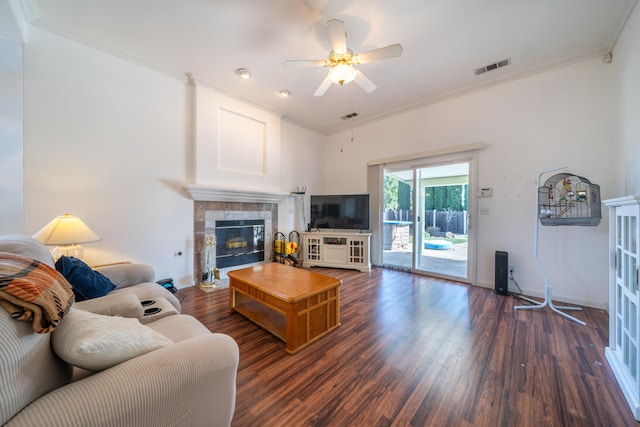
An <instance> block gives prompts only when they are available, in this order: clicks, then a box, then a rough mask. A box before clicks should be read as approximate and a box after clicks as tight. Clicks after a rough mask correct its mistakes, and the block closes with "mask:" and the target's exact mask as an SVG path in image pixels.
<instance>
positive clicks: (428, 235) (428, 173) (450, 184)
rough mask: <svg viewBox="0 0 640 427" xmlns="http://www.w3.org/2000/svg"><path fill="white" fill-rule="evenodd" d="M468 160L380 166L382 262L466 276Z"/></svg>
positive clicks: (419, 269) (405, 268)
mask: <svg viewBox="0 0 640 427" xmlns="http://www.w3.org/2000/svg"><path fill="white" fill-rule="evenodd" d="M470 164H471V162H470V160H461V161H455V162H448V163H434V164H428V165H424V166H419V167H413V168H411V169H406V168H399V169H398V170H394V168H393V166H392V165H387V166H386V167H385V172H384V184H383V185H384V189H383V194H384V201H383V213H382V217H383V218H382V219H383V225H382V228H383V266H385V267H387V268H394V269H400V270H406V271H412V272H417V273H424V274H430V275H436V276H442V277H448V278H453V279H456V280H460V281H465V282H468V281H469V280H470V277H471V274H470V263H469V252H468V248H469V247H470V246H469V238H470V233H469V176H470Z"/></svg>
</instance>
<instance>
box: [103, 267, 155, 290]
mask: <svg viewBox="0 0 640 427" xmlns="http://www.w3.org/2000/svg"><path fill="white" fill-rule="evenodd" d="M94 270H95V271H98V272H100V273H102V274H104V275H105V276H107V277H108V278H109V280H111V283H113V284H114V285H116V289H119V288H124V287H127V286H133V285H135V284H138V283H144V282H153V281H154V279H155V273H154V271H153V267H151V266H150V265H147V264H136V263H132V264H129V263H122V264H111V265H106V266H103V267H96V268H94Z"/></svg>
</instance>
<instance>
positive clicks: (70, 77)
mask: <svg viewBox="0 0 640 427" xmlns="http://www.w3.org/2000/svg"><path fill="white" fill-rule="evenodd" d="M24 71H25V74H24V79H25V110H24V129H25V143H24V153H25V154H24V156H25V194H24V211H25V232H26V233H27V234H32V233H34V232H35V231H37V230H38V229H39V228H40V227H42V226H43V225H44V224H46V223H47V222H48V221H49V220H51V219H52V218H53V217H54V216H56V215H61V214H64V213H66V212H68V213H71V214H75V215H78V216H79V217H80V218H82V219H83V220H84V221H85V222H86V223H87V224H88V225H89V226H90V227H91V228H92V229H93V230H94V231H95V232H96V233H98V235H100V236H102V238H103V240H102V241H101V242H98V243H93V244H87V245H85V258H86V260H87V262H89V263H106V262H114V261H123V260H132V261H137V262H146V263H149V264H153V265H154V266H155V267H156V271H157V275H158V276H159V277H166V276H172V277H174V278H175V279H177V280H178V281H179V282H183V281H189V280H191V277H190V276H191V275H192V267H191V266H192V262H190V261H189V254H191V253H192V247H191V246H192V239H193V232H192V230H193V213H192V201H191V200H189V199H188V198H187V197H186V196H185V195H184V194H183V193H182V191H181V187H182V185H184V183H185V176H186V152H185V147H186V111H187V110H186V84H185V83H184V82H179V81H176V80H172V79H169V78H167V77H164V76H162V75H159V74H156V73H153V72H149V71H148V70H145V69H143V68H140V67H138V66H135V65H132V64H130V63H127V62H125V61H122V60H119V59H116V58H114V57H112V56H109V55H106V54H104V53H101V52H99V51H96V50H93V49H89V48H87V47H85V46H82V45H80V44H77V43H74V42H70V41H67V40H65V39H62V38H60V37H57V36H55V35H52V34H50V33H47V32H44V31H41V30H39V29H36V28H33V29H31V31H30V35H29V42H28V43H27V44H26V45H25V65H24ZM178 251H182V252H183V254H184V255H183V256H181V257H178V256H175V255H174V254H175V253H176V252H178Z"/></svg>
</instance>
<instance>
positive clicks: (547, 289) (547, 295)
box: [514, 166, 586, 326]
mask: <svg viewBox="0 0 640 427" xmlns="http://www.w3.org/2000/svg"><path fill="white" fill-rule="evenodd" d="M566 169H568V166H564V167H561V168H556V169H549V170H545V171H542V172H540V174H539V175H538V181H537V184H538V185H537V188H540V178H541V177H542V175H544V174H546V173H550V172H556V171H559V170H566ZM536 194H537V197H536V209H538V207H539V206H540V192H539V191H537V192H536ZM539 241H540V215H539V213H538V212H536V235H535V249H534V254H535V258H536V264H537V266H538V270H539V271H540V274H541V275H542V279H543V280H544V301H542V302H540V301H536V300H534V299H531V298H527V297H523V296H521V297H520V298H521V299H523V300H525V301H529V302H530V303H532V304H533V305H518V306H516V307H514V308H515V309H516V310H535V309H542V308H545V307H546V306H549V308H551V310H553V311H555V312H556V313H558V314H560V315H562V316H564V317H566V318H567V319H570V320H573V321H574V322H576V323H579V324H581V325H583V326H584V325H586V323H585V322H583V321H582V320H579V319H576V318H575V317H573V316H571V315H569V314H567V313H565V312H563V311H562V310H582V308H580V307H566V306H556V305H554V304H553V301H552V299H551V285H549V280H548V279H547V275H546V274H545V272H544V268H542V264H541V263H540V258H539V257H538V253H539V250H538V249H539V246H540V245H539Z"/></svg>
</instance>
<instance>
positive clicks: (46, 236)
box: [33, 214, 102, 246]
mask: <svg viewBox="0 0 640 427" xmlns="http://www.w3.org/2000/svg"><path fill="white" fill-rule="evenodd" d="M33 237H34V238H36V239H37V240H39V241H40V242H42V243H43V244H45V245H60V246H68V245H78V244H80V243H90V242H97V241H98V240H101V239H102V238H101V237H100V236H98V235H97V234H96V233H94V232H93V230H92V229H90V228H89V227H88V226H87V224H85V223H84V222H82V220H81V219H80V218H78V217H77V216H73V215H69V214H64V215H61V216H57V217H55V218H54V219H53V220H51V222H49V223H48V224H47V225H45V226H44V227H42V229H40V231H38V232H37V233H36V234H34V235H33Z"/></svg>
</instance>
